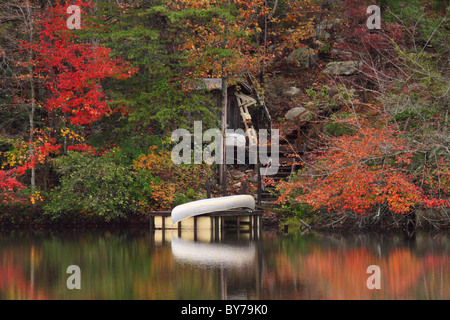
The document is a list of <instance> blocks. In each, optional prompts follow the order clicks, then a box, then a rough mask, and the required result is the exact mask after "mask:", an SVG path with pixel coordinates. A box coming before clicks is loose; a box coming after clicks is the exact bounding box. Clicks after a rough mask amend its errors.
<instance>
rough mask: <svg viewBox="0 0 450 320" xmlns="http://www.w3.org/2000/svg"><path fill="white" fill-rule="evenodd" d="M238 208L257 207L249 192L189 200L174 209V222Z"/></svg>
mask: <svg viewBox="0 0 450 320" xmlns="http://www.w3.org/2000/svg"><path fill="white" fill-rule="evenodd" d="M236 208H249V209H252V210H254V209H255V199H254V198H253V197H252V196H251V195H248V194H243V195H237V196H228V197H220V198H209V199H203V200H198V201H193V202H188V203H185V204H181V205H179V206H176V207H175V208H173V210H172V214H171V216H172V222H173V223H177V222H180V221H181V220H184V219H187V218H190V217H193V216H198V215H200V214H205V213H210V212H217V211H224V210H230V209H236Z"/></svg>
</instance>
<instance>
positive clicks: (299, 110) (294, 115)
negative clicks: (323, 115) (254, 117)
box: [284, 107, 310, 123]
mask: <svg viewBox="0 0 450 320" xmlns="http://www.w3.org/2000/svg"><path fill="white" fill-rule="evenodd" d="M309 114H310V113H309V111H308V110H306V109H305V108H303V107H295V108H292V109H291V110H289V111H288V112H286V114H285V115H284V117H285V118H286V120H289V121H291V122H295V123H297V120H298V118H301V119H303V120H307V119H308V117H309Z"/></svg>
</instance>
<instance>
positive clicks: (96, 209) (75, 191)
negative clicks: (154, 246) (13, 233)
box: [44, 151, 133, 220]
mask: <svg viewBox="0 0 450 320" xmlns="http://www.w3.org/2000/svg"><path fill="white" fill-rule="evenodd" d="M52 164H53V166H54V168H55V170H56V171H57V173H59V174H60V175H61V180H60V182H61V184H60V186H58V187H56V188H55V189H53V190H52V191H51V193H50V196H51V200H50V202H49V203H47V204H46V205H45V207H44V210H45V212H46V213H47V214H51V215H52V216H53V218H59V217H63V216H64V215H67V214H79V213H81V214H83V215H87V216H91V217H92V216H99V217H103V218H104V219H105V220H111V219H115V218H119V217H126V215H127V213H129V212H130V203H131V196H130V192H129V187H130V185H131V184H132V181H133V178H132V174H131V171H130V170H129V169H128V168H126V167H125V166H123V165H120V164H117V163H115V162H114V159H113V156H112V154H107V155H105V156H104V157H96V156H94V155H92V154H89V153H78V152H73V151H69V152H68V153H67V155H66V156H62V157H59V158H57V159H54V160H53V161H52Z"/></svg>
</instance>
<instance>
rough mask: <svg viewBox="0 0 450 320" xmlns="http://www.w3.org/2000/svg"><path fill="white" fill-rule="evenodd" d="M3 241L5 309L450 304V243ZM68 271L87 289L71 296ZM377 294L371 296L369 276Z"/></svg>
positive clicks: (11, 234)
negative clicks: (101, 304) (84, 303)
mask: <svg viewBox="0 0 450 320" xmlns="http://www.w3.org/2000/svg"><path fill="white" fill-rule="evenodd" d="M209 235H210V233H209V232H207V231H205V232H203V233H202V232H200V233H199V234H198V235H197V236H196V238H195V241H194V237H193V234H192V233H191V232H188V231H183V232H182V233H181V238H180V237H179V234H178V233H177V232H176V231H175V232H167V233H165V234H164V237H163V235H162V233H161V231H158V230H157V231H155V233H151V232H150V231H149V230H148V229H146V228H143V229H127V230H91V231H73V230H64V231H49V230H40V231H3V232H2V233H1V234H0V299H5V300H8V299H10V300H13V299H14V300H16V299H152V300H153V299H163V300H168V299H170V300H174V299H175V300H179V299H183V300H184V299H189V300H194V299H208V300H210V299H213V300H215V299H269V300H272V299H283V300H294V299H306V300H308V299H446V300H447V299H449V298H450V282H449V280H450V270H449V261H450V260H449V258H450V257H449V253H450V239H449V236H448V235H442V234H441V235H429V234H417V235H416V237H415V238H414V239H405V238H404V237H403V236H402V235H399V236H388V235H383V236H380V235H378V236H355V235H348V236H344V235H340V234H334V235H321V234H306V235H300V234H294V235H293V234H289V235H284V234H273V233H262V234H260V235H259V237H258V238H257V239H255V237H251V236H250V235H248V234H240V235H239V237H238V236H237V235H236V234H226V235H225V236H224V237H223V238H222V239H220V240H219V241H212V242H211V238H210V237H209ZM70 265H76V266H79V268H80V272H81V273H80V277H79V280H80V284H81V289H79V290H77V289H73V290H69V289H68V287H67V279H68V278H69V277H70V276H71V274H69V273H67V268H68V266H70ZM370 265H376V266H378V267H379V270H380V273H379V283H380V285H381V288H380V289H372V290H369V289H368V287H367V284H366V282H367V279H368V277H370V276H371V274H369V273H366V271H367V268H368V266H370Z"/></svg>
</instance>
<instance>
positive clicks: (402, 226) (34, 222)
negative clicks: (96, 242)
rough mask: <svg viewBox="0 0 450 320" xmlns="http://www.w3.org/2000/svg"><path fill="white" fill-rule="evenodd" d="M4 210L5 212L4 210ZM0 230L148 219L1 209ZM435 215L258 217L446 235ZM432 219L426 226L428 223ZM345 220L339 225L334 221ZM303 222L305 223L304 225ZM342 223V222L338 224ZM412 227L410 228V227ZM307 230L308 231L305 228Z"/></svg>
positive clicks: (273, 227)
mask: <svg viewBox="0 0 450 320" xmlns="http://www.w3.org/2000/svg"><path fill="white" fill-rule="evenodd" d="M5 209H7V210H5ZM0 210H1V213H0V230H15V229H28V230H39V229H54V230H58V229H73V228H76V229H108V228H149V227H150V219H149V216H142V215H140V216H138V215H134V214H132V215H129V216H127V217H123V218H118V219H115V220H109V221H107V220H105V219H104V218H103V217H101V216H87V215H83V214H81V213H78V214H73V215H72V216H70V214H68V215H67V217H59V218H54V217H53V218H52V217H51V216H50V215H46V214H45V213H44V212H43V210H42V208H39V207H32V206H23V205H21V206H14V205H12V206H11V205H4V206H2V207H1V208H0ZM436 216H437V214H436V212H424V211H420V212H419V211H418V212H416V213H415V214H414V219H415V220H414V222H412V221H413V219H411V218H410V216H409V215H402V216H393V215H391V216H385V217H383V219H380V220H377V221H376V222H377V223H373V221H371V220H370V219H371V217H373V215H370V214H367V215H365V216H359V215H353V216H352V215H348V216H347V217H346V216H343V215H339V214H336V213H334V214H331V213H327V214H323V213H320V214H314V215H313V214H311V215H305V216H304V217H303V216H302V217H298V216H297V217H296V216H293V215H289V214H288V213H287V212H275V210H272V209H271V208H266V209H265V210H264V214H263V216H262V228H263V231H267V232H282V233H283V232H285V233H286V231H287V230H288V232H306V231H312V232H321V233H352V234H370V233H372V232H377V233H380V232H382V233H385V232H396V233H409V234H413V233H415V232H433V233H434V232H436V233H447V234H448V232H449V227H450V220H449V219H448V218H446V217H441V218H440V219H436ZM344 218H345V219H344ZM431 218H434V219H435V220H432V222H430V219H431ZM336 219H337V220H346V221H345V223H340V222H339V221H337V222H336V221H334V220H336ZM305 221H306V222H305ZM341 222H342V221H341ZM411 223H413V225H411ZM308 227H309V228H308Z"/></svg>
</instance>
